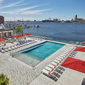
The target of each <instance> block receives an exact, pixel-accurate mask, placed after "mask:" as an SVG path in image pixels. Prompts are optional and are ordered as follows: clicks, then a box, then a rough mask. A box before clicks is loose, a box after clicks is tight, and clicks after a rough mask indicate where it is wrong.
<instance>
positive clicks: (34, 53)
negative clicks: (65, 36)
mask: <svg viewBox="0 0 85 85" xmlns="http://www.w3.org/2000/svg"><path fill="white" fill-rule="evenodd" d="M63 46H64V44H61V43H56V42H50V41H45V42H42V43H40V44H37V45H34V46H32V47H29V48H26V49H23V50H21V51H18V52H16V53H15V54H14V57H15V58H17V59H19V60H20V61H22V62H24V63H26V64H28V65H31V66H35V65H37V64H38V63H40V62H41V61H42V60H44V59H45V58H46V57H48V56H49V55H51V54H52V53H54V52H55V51H57V50H58V49H60V48H61V47H63Z"/></svg>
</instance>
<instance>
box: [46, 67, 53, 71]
mask: <svg viewBox="0 0 85 85" xmlns="http://www.w3.org/2000/svg"><path fill="white" fill-rule="evenodd" d="M45 69H46V70H48V71H53V68H50V67H48V66H47V67H45Z"/></svg>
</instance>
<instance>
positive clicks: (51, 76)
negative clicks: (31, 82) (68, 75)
mask: <svg viewBox="0 0 85 85" xmlns="http://www.w3.org/2000/svg"><path fill="white" fill-rule="evenodd" d="M49 77H50V78H51V79H52V80H54V81H55V82H56V81H57V80H58V79H57V78H56V77H55V75H52V74H50V75H49Z"/></svg>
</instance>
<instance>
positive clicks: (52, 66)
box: [48, 64, 56, 68]
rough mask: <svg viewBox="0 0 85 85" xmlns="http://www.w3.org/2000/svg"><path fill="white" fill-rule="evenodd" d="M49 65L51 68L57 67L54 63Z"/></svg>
mask: <svg viewBox="0 0 85 85" xmlns="http://www.w3.org/2000/svg"><path fill="white" fill-rule="evenodd" d="M48 67H50V68H55V67H56V66H54V65H52V64H49V65H48Z"/></svg>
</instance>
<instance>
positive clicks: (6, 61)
mask: <svg viewBox="0 0 85 85" xmlns="http://www.w3.org/2000/svg"><path fill="white" fill-rule="evenodd" d="M43 41H44V40H42V41H41V40H37V42H36V43H33V44H30V45H26V46H24V47H22V49H24V48H26V47H27V46H28V47H30V46H32V45H34V44H37V43H40V42H43ZM70 46H73V45H70V44H66V45H65V46H63V47H62V48H60V49H59V50H58V51H56V52H54V53H53V54H52V55H50V56H49V57H47V58H46V59H45V60H43V61H42V62H40V63H39V64H38V65H36V66H35V67H31V66H29V65H27V64H25V63H23V62H21V61H19V60H17V59H15V58H13V57H11V56H10V53H11V52H15V51H18V50H20V49H16V50H14V51H9V52H6V53H1V52H0V73H4V74H5V75H7V77H8V78H9V80H10V85H56V84H57V82H54V81H53V80H51V79H50V78H48V77H47V76H45V75H43V74H42V73H41V71H42V69H43V68H45V67H46V66H47V65H48V64H50V63H51V62H52V61H53V60H54V59H55V58H57V57H58V56H59V55H60V54H61V53H63V52H64V51H65V50H66V49H67V48H68V47H70ZM62 75H64V74H62ZM81 75H82V74H81ZM59 80H60V79H59ZM58 82H59V83H60V81H58ZM58 85H61V84H58ZM62 85H66V84H62ZM72 85H73V84H72Z"/></svg>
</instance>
